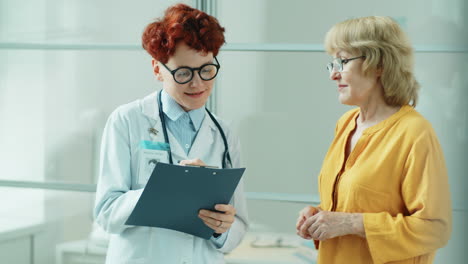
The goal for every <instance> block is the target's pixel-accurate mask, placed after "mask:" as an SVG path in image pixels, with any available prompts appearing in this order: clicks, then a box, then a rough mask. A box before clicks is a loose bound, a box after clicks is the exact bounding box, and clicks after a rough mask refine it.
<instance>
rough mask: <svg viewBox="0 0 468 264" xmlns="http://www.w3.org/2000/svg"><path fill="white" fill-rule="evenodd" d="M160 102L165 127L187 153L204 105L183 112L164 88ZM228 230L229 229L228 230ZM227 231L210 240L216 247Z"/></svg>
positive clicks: (195, 134)
mask: <svg viewBox="0 0 468 264" xmlns="http://www.w3.org/2000/svg"><path fill="white" fill-rule="evenodd" d="M161 102H162V104H163V112H164V114H165V116H166V125H167V129H168V130H169V131H171V133H172V134H173V135H174V137H175V138H176V139H177V141H178V142H179V144H180V145H181V146H182V148H183V149H184V150H185V154H187V155H188V153H189V152H190V149H191V148H192V144H193V141H194V139H195V137H196V136H197V133H198V130H199V129H200V127H201V125H202V122H203V120H204V119H205V107H204V106H203V107H200V108H198V109H195V110H191V111H188V112H185V110H184V109H182V107H181V106H180V105H179V103H177V102H176V101H175V100H174V99H173V98H172V97H171V96H170V95H169V94H168V93H167V92H166V91H165V90H163V91H162V93H161ZM228 232H229V231H228ZM226 234H227V232H226V233H223V234H222V235H221V236H219V237H217V238H215V237H211V240H212V241H213V242H214V243H215V244H216V246H217V247H219V248H221V247H222V246H223V245H224V242H225V241H226V238H227V235H226Z"/></svg>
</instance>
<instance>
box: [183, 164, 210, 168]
mask: <svg viewBox="0 0 468 264" xmlns="http://www.w3.org/2000/svg"><path fill="white" fill-rule="evenodd" d="M182 166H186V167H196V168H207V169H219V167H218V166H210V165H203V166H202V165H188V164H186V165H182Z"/></svg>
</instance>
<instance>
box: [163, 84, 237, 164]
mask: <svg viewBox="0 0 468 264" xmlns="http://www.w3.org/2000/svg"><path fill="white" fill-rule="evenodd" d="M161 92H162V90H161V91H159V92H158V105H159V119H160V120H161V126H162V129H163V134H164V140H165V142H166V143H167V144H168V145H169V146H170V145H171V144H170V143H169V136H168V134H167V128H166V119H165V116H164V113H163V105H162V100H161ZM205 110H206V112H207V113H208V115H209V116H210V118H211V120H213V123H215V125H216V127H217V128H218V130H219V132H220V133H221V137H222V138H223V142H224V153H223V168H226V166H227V164H226V159H227V161H229V164H231V165H232V162H231V155H229V149H228V143H227V139H226V135H225V134H224V131H223V129H222V128H221V126H220V125H219V123H218V121H217V120H216V118H215V117H214V116H213V114H211V112H210V111H208V109H207V108H206V107H205ZM169 163H170V164H174V163H173V161H172V153H171V149H170V147H169Z"/></svg>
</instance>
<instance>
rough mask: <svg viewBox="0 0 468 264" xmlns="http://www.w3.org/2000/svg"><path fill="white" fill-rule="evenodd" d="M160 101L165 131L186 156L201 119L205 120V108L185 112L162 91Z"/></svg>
mask: <svg viewBox="0 0 468 264" xmlns="http://www.w3.org/2000/svg"><path fill="white" fill-rule="evenodd" d="M161 101H162V104H163V112H164V114H165V115H166V117H167V118H166V125H167V129H168V130H169V131H171V133H172V134H173V135H174V137H175V138H176V139H177V141H178V142H179V144H180V145H181V146H182V148H183V149H184V151H185V154H187V155H188V153H189V152H190V149H191V148H192V144H193V141H194V139H195V137H196V136H197V133H198V130H199V129H200V127H201V124H202V122H203V119H205V107H200V108H198V109H195V110H191V111H188V112H185V111H184V109H182V107H181V106H180V105H179V104H178V103H177V102H176V101H175V100H174V99H173V98H172V97H171V96H170V95H169V94H168V93H167V92H166V91H165V90H163V91H162V96H161Z"/></svg>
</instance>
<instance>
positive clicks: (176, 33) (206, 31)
mask: <svg viewBox="0 0 468 264" xmlns="http://www.w3.org/2000/svg"><path fill="white" fill-rule="evenodd" d="M180 41H183V42H184V43H185V44H187V45H188V46H189V47H191V48H192V49H194V50H196V51H199V52H203V53H207V52H213V55H214V56H216V55H217V54H218V52H219V49H220V48H221V46H222V45H223V44H224V43H225V40H224V28H223V27H221V26H220V25H219V23H218V20H217V19H216V18H215V17H213V16H210V15H208V14H206V13H205V12H202V11H200V10H198V9H195V8H192V7H190V6H187V5H185V4H177V5H174V6H171V7H169V8H168V9H167V10H166V12H165V14H164V17H163V18H162V19H157V20H156V21H155V22H153V23H151V24H149V25H148V26H146V29H145V31H144V32H143V36H142V45H143V48H144V49H145V50H146V51H147V52H148V53H149V54H150V55H151V56H152V57H153V58H154V59H155V60H157V61H160V62H162V63H167V61H168V60H169V58H170V57H171V56H172V55H174V52H175V46H176V45H177V44H178V43H179V42H180Z"/></svg>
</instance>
